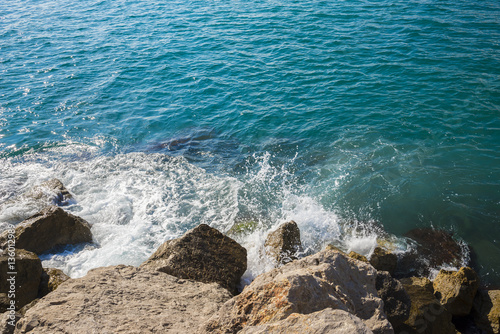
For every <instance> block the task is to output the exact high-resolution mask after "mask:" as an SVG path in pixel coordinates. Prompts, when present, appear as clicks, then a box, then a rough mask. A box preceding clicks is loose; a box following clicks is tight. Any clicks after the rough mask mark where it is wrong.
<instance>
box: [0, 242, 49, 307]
mask: <svg viewBox="0 0 500 334" xmlns="http://www.w3.org/2000/svg"><path fill="white" fill-rule="evenodd" d="M13 253H15V256H14V257H13V258H14V259H15V264H12V262H9V258H12V255H14V254H13ZM11 272H12V273H15V274H10V273H11ZM0 274H1V279H0V312H2V313H3V312H6V311H8V310H9V308H10V307H11V300H15V310H19V309H21V308H22V307H23V306H24V305H26V304H28V303H29V302H31V301H32V300H34V299H35V298H36V297H37V296H38V286H39V285H40V277H41V276H42V263H41V261H40V259H39V258H38V256H36V254H34V253H32V252H28V251H26V250H24V249H16V250H10V251H7V252H5V253H4V254H2V255H0ZM11 282H15V288H14V286H12V285H11ZM12 292H14V294H15V298H10V297H9V294H11V293H12Z"/></svg>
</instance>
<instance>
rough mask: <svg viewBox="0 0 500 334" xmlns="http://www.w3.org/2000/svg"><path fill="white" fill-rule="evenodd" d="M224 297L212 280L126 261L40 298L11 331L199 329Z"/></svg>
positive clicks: (80, 333)
mask: <svg viewBox="0 0 500 334" xmlns="http://www.w3.org/2000/svg"><path fill="white" fill-rule="evenodd" d="M229 298H231V294H230V293H229V292H228V291H227V290H226V289H224V288H222V287H220V286H219V285H218V284H215V283H212V284H205V283H200V282H195V281H189V280H183V279H179V278H176V277H173V276H170V275H167V274H165V273H161V272H158V271H150V270H147V269H139V268H135V267H131V266H123V265H120V266H114V267H106V268H98V269H94V270H91V271H89V273H88V274H87V275H86V276H85V277H82V278H78V279H71V280H68V281H66V282H65V283H64V284H61V285H60V286H59V288H57V289H56V290H55V291H53V292H51V293H49V294H48V295H46V296H45V297H44V298H42V299H40V301H39V302H38V303H37V304H36V305H35V306H33V307H32V308H30V309H29V310H28V311H27V312H26V314H25V315H24V317H23V318H21V319H20V320H19V322H18V325H17V328H16V331H15V333H37V334H52V333H68V334H91V333H179V334H181V333H182V334H185V333H199V332H200V331H198V330H197V328H198V326H199V325H200V324H202V323H203V322H204V321H206V320H207V319H208V318H209V317H210V316H211V315H212V314H213V313H215V312H216V311H217V310H218V309H219V307H220V306H221V305H222V304H223V303H224V302H225V301H227V300H228V299H229Z"/></svg>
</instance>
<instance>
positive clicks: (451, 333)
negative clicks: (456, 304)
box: [395, 277, 456, 334]
mask: <svg viewBox="0 0 500 334" xmlns="http://www.w3.org/2000/svg"><path fill="white" fill-rule="evenodd" d="M400 281H401V283H402V284H403V287H404V289H405V290H406V293H407V294H408V296H409V297H410V300H411V309H410V316H409V317H408V320H406V321H405V322H404V324H403V325H400V326H398V327H396V328H395V331H396V333H403V332H407V333H420V334H455V333H456V330H455V326H454V325H453V323H452V322H451V321H452V316H451V313H450V312H449V311H448V310H446V308H445V307H444V306H443V305H441V304H440V303H439V301H438V300H437V299H436V297H435V296H434V289H433V287H432V282H431V281H429V279H427V278H417V277H411V278H403V279H401V280H400Z"/></svg>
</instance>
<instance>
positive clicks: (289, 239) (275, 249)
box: [264, 220, 302, 265]
mask: <svg viewBox="0 0 500 334" xmlns="http://www.w3.org/2000/svg"><path fill="white" fill-rule="evenodd" d="M264 246H265V247H266V253H267V254H268V255H269V256H270V257H271V258H272V259H273V260H275V261H276V263H277V264H278V265H283V264H286V263H288V262H291V261H293V260H296V259H297V253H298V252H301V251H302V243H301V241H300V230H299V227H298V226H297V223H296V222H294V221H293V220H292V221H289V222H287V223H284V224H281V225H280V226H279V227H278V229H277V230H276V231H273V232H271V233H269V235H268V236H267V238H266V241H265V243H264Z"/></svg>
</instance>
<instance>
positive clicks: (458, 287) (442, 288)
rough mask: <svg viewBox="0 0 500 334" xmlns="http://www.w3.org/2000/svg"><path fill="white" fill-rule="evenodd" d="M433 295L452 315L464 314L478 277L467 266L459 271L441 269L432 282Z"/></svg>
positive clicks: (468, 311)
mask: <svg viewBox="0 0 500 334" xmlns="http://www.w3.org/2000/svg"><path fill="white" fill-rule="evenodd" d="M433 286H434V295H435V296H436V298H437V299H438V300H439V301H440V302H441V304H442V305H444V307H446V309H447V310H448V311H450V312H451V314H452V315H455V316H466V315H468V314H469V313H470V311H471V309H472V303H473V302H474V297H475V296H476V292H477V289H478V287H479V277H478V276H477V274H476V272H475V271H474V270H472V269H471V268H469V267H462V268H460V270H459V271H448V270H441V271H439V274H438V275H437V276H436V278H435V279H434V282H433Z"/></svg>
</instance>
